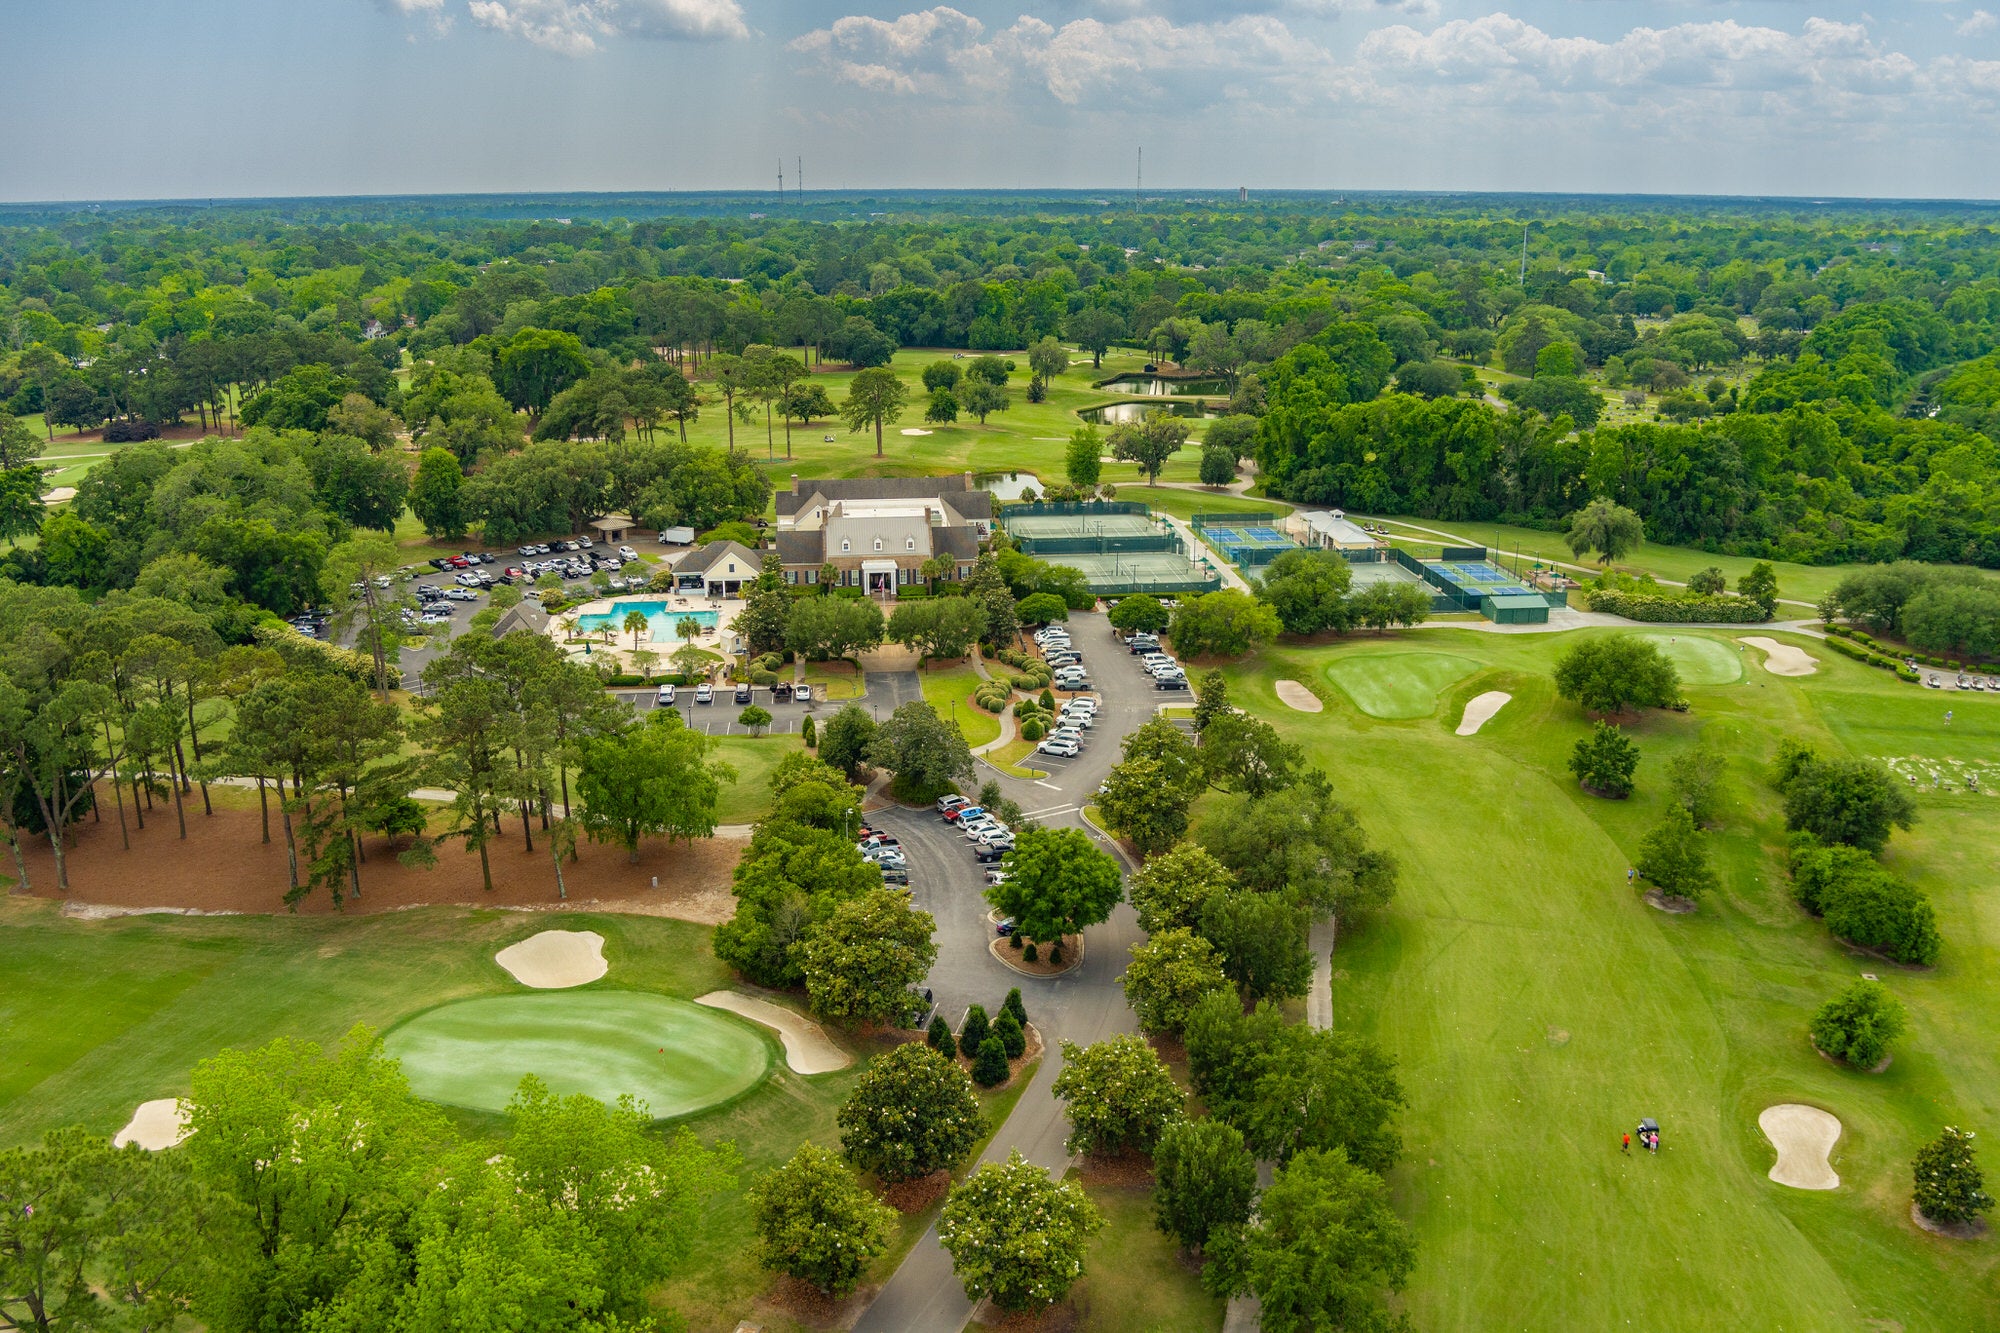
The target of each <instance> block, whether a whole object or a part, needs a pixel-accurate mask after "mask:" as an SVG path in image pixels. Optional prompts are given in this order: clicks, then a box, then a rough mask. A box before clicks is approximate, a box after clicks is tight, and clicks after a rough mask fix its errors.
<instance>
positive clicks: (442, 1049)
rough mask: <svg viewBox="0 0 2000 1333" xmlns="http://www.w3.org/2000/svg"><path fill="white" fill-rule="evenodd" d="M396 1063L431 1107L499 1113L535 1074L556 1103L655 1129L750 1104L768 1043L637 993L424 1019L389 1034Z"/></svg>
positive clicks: (481, 1008) (517, 1002)
mask: <svg viewBox="0 0 2000 1333" xmlns="http://www.w3.org/2000/svg"><path fill="white" fill-rule="evenodd" d="M384 1046H385V1048H386V1049H387V1051H388V1053H389V1054H390V1055H392V1056H394V1057H396V1058H397V1059H398V1060H401V1061H402V1063H403V1072H404V1073H405V1074H406V1075H407V1076H408V1078H409V1080H410V1090H411V1091H412V1092H414V1093H416V1094H417V1096H419V1097H422V1098H424V1099H425V1100H426V1101H433V1102H441V1103H443V1104H445V1105H447V1106H458V1107H464V1108H467V1109H469V1110H475V1111H490V1112H501V1111H505V1110H506V1109H507V1104H508V1103H509V1102H510V1101H512V1100H513V1098H514V1092H515V1089H516V1088H518V1087H519V1086H520V1083H521V1079H522V1078H523V1077H525V1076H526V1075H529V1074H533V1075H535V1076H536V1077H537V1078H539V1079H541V1080H542V1082H544V1083H546V1084H548V1086H549V1088H550V1090H551V1091H553V1092H554V1093H556V1094H557V1095H558V1096H568V1095H570V1094H573V1093H579V1092H580V1093H585V1094H587V1095H589V1096H591V1097H595V1098H597V1099H598V1100H599V1101H603V1102H607V1103H608V1102H615V1101H617V1100H618V1098H620V1097H624V1096H628V1095H629V1096H631V1097H633V1098H635V1099H636V1100H638V1101H640V1102H642V1103H643V1104H644V1105H645V1107H646V1109H647V1110H648V1111H649V1112H650V1114H651V1115H652V1116H653V1117H654V1118H655V1119H660V1120H666V1119H671V1118H673V1117H676V1116H683V1115H688V1114H690V1113H692V1112H695V1111H699V1110H702V1109H703V1108H705V1107H709V1106H714V1105H716V1104H718V1103H721V1102H726V1101H729V1100H730V1099H732V1098H734V1097H737V1096H739V1095H741V1094H742V1093H745V1092H748V1091H749V1090H750V1089H751V1088H754V1087H756V1086H757V1084H759V1083H761V1082H762V1081H763V1080H764V1077H765V1076H766V1075H767V1074H768V1073H769V1072H770V1068H771V1054H772V1052H771V1043H770V1041H769V1040H768V1039H767V1038H766V1037H765V1036H764V1035H763V1034H762V1033H761V1032H760V1031H758V1030H757V1029H756V1028H755V1027H752V1026H751V1025H749V1024H747V1023H745V1022H744V1021H743V1020H741V1019H739V1018H736V1017H734V1016H733V1015H730V1014H726V1013H721V1012H718V1011H717V1010H714V1009H709V1008H704V1007H702V1006H701V1005H697V1004H690V1003H688V1002H687V1001H685V1000H676V999H671V998H669V997H667V996H664V995H652V994H646V993H643V992H638V991H601V990H600V991H571V992H565V993H560V994H544V995H495V996H488V997H485V998H482V999H474V1000H460V1001H457V1002H456V1003H453V1004H446V1005H440V1006H439V1007H438V1008H436V1009H430V1010H426V1011H425V1012H423V1013H421V1014H418V1015H417V1016H416V1017H414V1018H412V1019H410V1020H409V1021H408V1022H406V1023H403V1024H401V1025H400V1026H398V1027H397V1028H395V1029H394V1030H393V1031H391V1032H390V1033H389V1034H388V1036H387V1038H386V1039H385V1040H384Z"/></svg>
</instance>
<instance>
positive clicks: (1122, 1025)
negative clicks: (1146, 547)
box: [855, 612, 1189, 1333]
mask: <svg viewBox="0 0 2000 1333" xmlns="http://www.w3.org/2000/svg"><path fill="white" fill-rule="evenodd" d="M1070 633H1071V636H1072V637H1073V638H1074V640H1075V643H1076V646H1077V647H1078V649H1079V650H1081V652H1082V653H1083V658H1084V664H1085V665H1086V666H1087V667H1088V668H1089V669H1090V675H1091V679H1092V680H1093V682H1094V683H1095V684H1096V685H1097V687H1098V688H1097V689H1096V690H1095V691H1094V693H1095V694H1096V695H1097V696H1098V698H1099V700H1100V701H1101V704H1102V707H1101V713H1100V716H1099V718H1098V722H1097V725H1096V727H1094V728H1092V729H1091V730H1090V731H1089V732H1088V733H1087V738H1088V743H1087V744H1086V745H1085V746H1084V748H1083V752H1082V753H1081V754H1079V755H1078V756H1077V757H1076V758H1075V759H1070V760H1062V759H1049V758H1048V756H1046V755H1044V756H1042V757H1041V758H1040V759H1038V760H1037V761H1036V762H1037V763H1039V764H1043V765H1045V766H1046V767H1047V768H1049V769H1050V770H1051V771H1050V773H1049V776H1048V777H1047V778H1046V779H1044V780H1042V781H1039V782H1024V781H1021V780H1020V779H1017V778H1010V777H1006V776H1004V775H1003V776H1000V777H998V779H997V780H998V781H999V783H1000V785H1001V787H1002V788H1003V789H1004V790H1005V791H1006V793H1007V795H1008V797H1009V798H1011V799H1012V800H1014V801H1016V802H1018V803H1019V804H1020V806H1021V809H1022V811H1023V812H1024V813H1026V814H1028V815H1029V816H1031V817H1032V818H1034V819H1035V820H1036V822H1038V823H1040V824H1043V825H1045V826H1048V827H1052V828H1055V827H1071V828H1087V827H1088V825H1086V824H1085V823H1084V822H1083V819H1082V816H1081V814H1080V809H1081V807H1082V805H1083V804H1085V803H1086V802H1087V801H1088V799H1089V798H1090V797H1091V796H1092V795H1094V794H1095V793H1096V791H1097V787H1098V784H1100V783H1102V782H1103V781H1104V779H1105V777H1106V775H1108V774H1109V773H1110V772H1111V769H1112V768H1113V767H1114V766H1115V765H1116V764H1117V762H1118V760H1119V757H1120V755H1119V747H1118V742H1119V738H1120V737H1122V736H1124V735H1125V734H1126V733H1127V732H1129V731H1131V730H1133V729H1134V728H1136V727H1138V726H1140V725H1141V724H1142V723H1144V722H1145V721H1146V720H1147V719H1148V718H1150V717H1151V716H1152V715H1153V713H1154V711H1155V710H1156V709H1157V708H1158V706H1159V705H1160V704H1161V703H1166V702H1181V703H1185V702H1187V700H1188V698H1189V696H1188V695H1187V694H1186V693H1184V692H1174V693H1168V692H1163V691H1159V690H1156V689H1155V688H1154V687H1153V680H1152V677H1150V676H1148V675H1147V674H1146V673H1145V672H1144V671H1142V670H1141V669H1140V667H1139V664H1138V663H1137V662H1136V661H1134V660H1133V659H1132V658H1131V657H1130V656H1129V655H1128V654H1127V653H1126V652H1125V649H1124V647H1123V645H1121V644H1119V643H1118V642H1117V641H1116V640H1114V639H1113V638H1112V637H1111V627H1110V624H1109V623H1108V622H1107V621H1106V620H1105V618H1104V617H1103V616H1102V615H1100V614H1097V613H1095V612H1091V613H1084V614H1074V615H1072V616H1071V617H1070ZM880 680H882V675H879V674H871V675H870V676H869V678H868V683H869V689H870V692H871V693H872V692H873V691H874V689H875V686H876V683H877V682H878V681H880ZM885 706H886V705H885ZM993 773H994V770H991V769H985V768H982V769H981V774H980V776H981V780H982V781H983V780H985V779H986V778H987V777H988V776H992V775H993ZM871 819H872V822H875V823H879V824H880V825H882V826H883V827H885V828H891V829H894V830H895V832H896V834H897V836H898V837H900V838H901V839H902V840H903V843H904V845H905V846H906V847H907V848H908V849H909V861H910V880H911V891H912V893H913V894H914V895H915V897H916V899H917V902H918V904H919V905H920V906H922V907H923V908H924V909H925V910H926V911H928V912H930V913H932V914H933V915H934V916H936V918H937V923H938V929H937V935H936V939H937V943H938V959H937V964H936V966H934V967H933V968H932V969H931V976H930V986H931V989H932V990H933V991H934V992H935V993H936V995H937V1001H938V1005H939V1007H940V1009H941V1010H942V1011H943V1012H944V1014H945V1015H946V1017H947V1019H948V1020H949V1021H950V1022H952V1023H954V1024H956V1023H957V1022H958V1020H959V1019H960V1018H961V1017H962V1016H963V1015H964V1013H965V1010H966V1007H967V1006H969V1005H972V1004H983V1005H985V1006H986V1008H987V1012H988V1013H992V1012H994V1010H995V1009H996V1008H997V1007H998V1005H999V1002H1000V1001H1001V1000H1002V999H1004V998H1005V997H1006V994H1007V990H1008V988H1009V987H1012V986H1019V987H1020V988H1021V998H1022V999H1023V1000H1024V1001H1026V1003H1027V1006H1028V1019H1029V1021H1030V1022H1031V1023H1033V1024H1034V1025H1035V1028H1036V1030H1037V1031H1039V1032H1040V1033H1041V1034H1042V1040H1043V1042H1044V1043H1045V1044H1046V1045H1047V1048H1048V1054H1047V1056H1045V1057H1044V1058H1043V1060H1042V1064H1041V1068H1040V1069H1039V1070H1038V1071H1037V1072H1036V1075H1035V1079H1034V1082H1033V1083H1031V1084H1030V1085H1029V1086H1028V1089H1027V1091H1026V1092H1024V1093H1022V1094H1021V1100H1020V1101H1019V1102H1018V1103H1016V1104H1015V1107H1014V1113H1013V1114H1012V1115H1011V1116H1009V1117H1008V1118H1007V1123H1006V1124H1004V1125H1002V1126H1001V1127H1000V1131H999V1132H998V1133H997V1134H995V1135H994V1136H993V1141H992V1143H990V1144H989V1145H988V1146H987V1149H986V1151H985V1153H984V1154H982V1155H981V1157H980V1159H979V1160H980V1161H981V1162H997V1161H1005V1160H1006V1157H1007V1154H1008V1153H1009V1152H1010V1151H1012V1150H1014V1149H1019V1150H1020V1152H1021V1154H1022V1156H1024V1157H1026V1158H1027V1159H1028V1160H1029V1161H1031V1162H1034V1163H1035V1164H1036V1165H1037V1166H1041V1167H1045V1168H1047V1169H1048V1170H1050V1171H1052V1172H1055V1173H1057V1174H1060V1173H1061V1172H1062V1171H1063V1170H1064V1169H1065V1168H1066V1167H1067V1166H1068V1165H1069V1160H1070V1157H1069V1153H1068V1151H1067V1150H1066V1149H1065V1148H1064V1147H1063V1140H1064V1139H1065V1138H1067V1137H1068V1134H1069V1122H1068V1120H1067V1118H1066V1117H1065V1116H1064V1115H1063V1110H1062V1103H1060V1102H1058V1101H1057V1100H1056V1099H1055V1096H1054V1094H1053V1093H1051V1092H1050V1090H1049V1089H1050V1085H1051V1084H1053V1083H1054V1081H1055V1078H1056V1075H1057V1074H1058V1073H1060V1072H1061V1070H1062V1053H1061V1043H1062V1042H1063V1041H1065V1040H1068V1041H1075V1042H1080V1043H1084V1044H1088V1043H1090V1042H1093V1041H1101V1040H1103V1039H1104V1038H1106V1037H1109V1036H1113V1035H1115V1034H1117V1033H1120V1032H1129V1031H1132V1030H1133V1028H1134V1026H1135V1024H1134V1022H1133V1018H1132V1012H1131V1010H1130V1009H1128V1008H1127V1007H1126V1005H1125V992H1124V991H1123V989H1122V988H1121V987H1120V986H1119V984H1118V978H1119V976H1120V975H1121V974H1122V973H1123V972H1124V970H1125V961H1126V954H1127V951H1128V950H1129V949H1130V948H1131V947H1132V945H1134V944H1136V943H1138V942H1139V940H1140V939H1141V938H1142V935H1141V933H1140V930H1139V922H1138V918H1137V917H1136V916H1135V915H1134V914H1133V912H1132V909H1131V907H1130V906H1129V905H1126V904H1123V903H1121V904H1120V905H1119V906H1118V908H1117V910H1116V911H1115V912H1113V913H1112V916H1111V919H1110V920H1109V921H1107V922H1105V923H1104V924H1103V925H1101V926H1095V927H1092V928H1091V929H1090V930H1088V931H1086V932H1084V962H1083V965H1082V966H1081V967H1078V968H1076V969H1075V970H1074V971H1072V972H1069V973H1066V974H1065V975H1063V976H1060V977H1056V978H1052V979H1040V978H1033V977H1024V976H1021V975H1020V974H1019V973H1016V972H1014V971H1012V970H1010V969H1008V968H1006V967H1004V966H1003V965H1001V964H1000V963H998V962H996V961H995V960H994V959H993V957H992V955H991V954H990V953H989V952H988V950H987V942H988V941H989V940H991V939H992V938H993V929H992V927H991V926H990V925H989V924H988V923H987V920H986V913H987V906H986V902H985V899H984V897H983V891H984V888H985V875H984V874H983V868H982V867H980V866H978V865H977V864H975V863H974V861H973V859H972V851H971V848H970V847H969V845H968V844H967V843H966V842H965V839H964V838H963V836H962V835H960V834H959V833H958V832H957V831H956V830H955V829H953V828H952V826H951V825H949V824H946V823H945V822H944V821H943V820H941V819H939V818H938V817H937V816H936V815H935V814H932V813H930V812H928V811H915V810H891V811H883V812H881V813H879V814H877V815H875V816H872V817H871ZM1093 836H1098V835H1095V834H1093ZM972 1309H973V1307H972V1302H970V1301H968V1300H967V1299H966V1298H965V1289H964V1288H963V1287H962V1286H960V1285H959V1281H958V1279H957V1278H956V1277H955V1276H953V1274H952V1271H951V1257H950V1256H949V1255H947V1254H946V1253H945V1252H944V1250H943V1248H942V1247H941V1246H939V1244H938V1240H937V1228H936V1226H932V1227H931V1229H930V1230H929V1231H926V1232H925V1233H924V1236H923V1239H921V1240H920V1241H918V1242H917V1246H916V1248H915V1249H913V1250H912V1251H910V1254H909V1256H908V1257H907V1258H906V1259H904V1261H903V1263H902V1266H901V1267H899V1268H898V1269H897V1270H896V1272H895V1274H894V1275H893V1276H892V1277H891V1278H890V1279H889V1281H888V1283H887V1284H886V1285H885V1286H884V1287H883V1288H882V1290H881V1292H880V1294H878V1295H877V1296H876V1298H875V1301H874V1303H873V1304H872V1305H870V1306H869V1307H868V1309H867V1310H866V1311H864V1312H863V1313H862V1315H861V1318H860V1321H859V1322H858V1323H857V1324H856V1325H855V1329H856V1333H956V1330H958V1329H962V1328H963V1327H964V1326H965V1324H966V1321H967V1320H968V1319H970V1318H971V1316H972Z"/></svg>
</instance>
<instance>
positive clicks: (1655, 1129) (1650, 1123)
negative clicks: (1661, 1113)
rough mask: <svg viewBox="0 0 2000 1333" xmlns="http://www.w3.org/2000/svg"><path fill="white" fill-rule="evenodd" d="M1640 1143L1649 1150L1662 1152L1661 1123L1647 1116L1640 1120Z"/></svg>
mask: <svg viewBox="0 0 2000 1333" xmlns="http://www.w3.org/2000/svg"><path fill="white" fill-rule="evenodd" d="M1639 1142H1640V1143H1641V1144H1643V1145H1644V1146H1645V1147H1646V1148H1647V1149H1649V1150H1651V1151H1653V1152H1658V1151H1659V1150H1660V1122H1659V1121H1657V1120H1655V1119H1653V1117H1651V1116H1646V1117H1645V1118H1643V1119H1642V1120H1640V1121H1639Z"/></svg>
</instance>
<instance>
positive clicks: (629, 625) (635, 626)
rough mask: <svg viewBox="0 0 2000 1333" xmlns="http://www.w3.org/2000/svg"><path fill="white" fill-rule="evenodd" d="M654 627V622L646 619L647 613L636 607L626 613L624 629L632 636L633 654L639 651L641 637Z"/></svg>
mask: <svg viewBox="0 0 2000 1333" xmlns="http://www.w3.org/2000/svg"><path fill="white" fill-rule="evenodd" d="M652 627H653V622H652V621H650V620H648V619H646V613H645V612H644V611H641V610H640V609H639V608H638V607H636V606H635V607H633V608H632V609H631V610H630V611H627V612H626V613H625V621H624V629H625V632H626V633H627V634H630V635H631V636H632V651H633V652H635V653H636V652H638V651H639V635H640V634H641V633H643V632H644V631H646V630H649V629H651V628H652Z"/></svg>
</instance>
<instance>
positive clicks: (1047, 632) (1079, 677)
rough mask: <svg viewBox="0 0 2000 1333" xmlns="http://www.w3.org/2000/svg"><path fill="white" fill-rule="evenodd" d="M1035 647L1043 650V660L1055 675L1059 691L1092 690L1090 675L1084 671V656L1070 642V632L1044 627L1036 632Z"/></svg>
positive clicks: (1052, 626)
mask: <svg viewBox="0 0 2000 1333" xmlns="http://www.w3.org/2000/svg"><path fill="white" fill-rule="evenodd" d="M1035 646H1036V647H1038V648H1040V649H1041V650H1042V659H1043V660H1044V661H1046V662H1047V663H1048V664H1049V669H1050V670H1051V671H1053V672H1054V673H1055V682H1054V683H1055V687H1056V688H1057V689H1059V690H1087V689H1089V688H1090V673H1089V672H1088V671H1087V670H1085V669H1084V665H1083V654H1082V653H1080V652H1078V651H1077V649H1076V645H1075V644H1073V643H1071V642H1070V638H1069V631H1068V630H1066V629H1064V628H1063V627H1062V626H1061V625H1044V626H1042V628H1040V629H1038V630H1036V631H1035Z"/></svg>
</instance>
